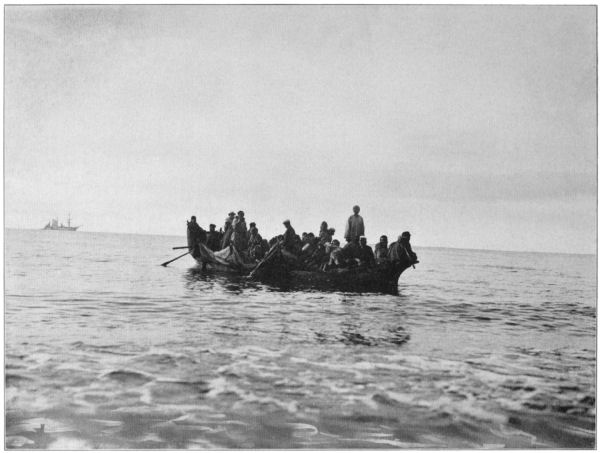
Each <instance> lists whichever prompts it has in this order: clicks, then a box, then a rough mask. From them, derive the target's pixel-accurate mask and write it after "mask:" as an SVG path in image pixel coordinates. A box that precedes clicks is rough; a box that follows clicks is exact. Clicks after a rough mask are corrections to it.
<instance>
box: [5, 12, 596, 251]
mask: <svg viewBox="0 0 600 453" xmlns="http://www.w3.org/2000/svg"><path fill="white" fill-rule="evenodd" d="M4 80H5V87H4V88H5V117H4V120H5V124H4V133H5V136H4V138H5V154H4V157H5V164H4V165H5V167H4V172H5V174H4V189H5V224H6V226H7V227H19V228H42V227H43V226H44V225H45V224H46V223H47V222H48V220H49V219H50V218H52V217H53V216H58V217H59V220H61V221H64V222H66V217H67V215H68V213H69V212H70V213H71V214H72V217H73V221H74V223H76V224H83V227H82V228H81V230H82V231H107V232H108V231H110V232H131V233H143V234H154V233H157V234H177V235H178V234H184V233H185V220H186V218H189V216H190V215H192V214H195V215H196V216H197V217H198V220H199V223H200V224H201V225H202V226H205V227H208V224H209V223H211V222H212V223H215V224H217V227H220V226H222V224H223V221H224V218H225V216H226V214H227V213H228V212H229V211H231V210H235V211H237V210H240V209H242V210H244V211H245V212H246V217H247V221H248V222H249V221H256V222H257V224H258V227H259V229H260V230H261V232H262V233H263V235H264V236H267V237H270V236H272V235H274V234H276V233H279V232H281V231H282V230H283V226H282V225H281V222H282V221H283V220H284V219H286V218H289V219H291V221H292V225H293V226H294V227H295V228H296V231H297V232H298V233H301V232H302V231H314V232H317V231H318V228H319V224H320V222H321V221H322V220H327V221H328V222H329V224H330V225H331V226H333V227H335V228H336V229H337V231H338V234H337V236H338V237H341V236H342V235H343V228H344V223H345V220H346V218H347V217H348V216H349V215H350V214H351V213H352V206H353V205H354V204H359V205H360V206H361V214H362V215H363V217H364V219H365V226H366V235H367V237H368V239H369V242H376V240H377V239H378V237H379V235H381V234H387V235H388V236H390V237H394V238H395V237H396V236H397V235H399V234H400V233H401V232H402V231H404V230H410V231H411V233H412V235H413V237H412V242H413V244H414V245H415V246H417V247H418V246H449V247H466V248H485V249H502V250H538V251H556V252H569V251H571V252H582V253H595V250H596V232H597V227H596V219H597V202H596V194H597V175H596V168H597V151H596V149H597V148H596V127H597V120H596V113H595V112H596V9H595V7H594V6H448V5H447V6H408V5H406V6H403V5H396V6H393V5H388V6H359V5H357V6H307V5H304V6H275V5H273V6H259V5H243V6H189V5H188V6H160V5H155V6H140V5H137V6H7V7H5V79H4ZM174 245H181V244H174Z"/></svg>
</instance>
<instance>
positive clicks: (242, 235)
mask: <svg viewBox="0 0 600 453" xmlns="http://www.w3.org/2000/svg"><path fill="white" fill-rule="evenodd" d="M231 227H232V229H233V233H232V235H231V243H232V244H233V246H234V247H235V249H236V250H237V251H238V252H243V251H245V250H246V249H247V248H248V229H247V228H246V219H245V218H244V211H238V213H237V215H236V216H235V218H234V219H233V223H232V224H231Z"/></svg>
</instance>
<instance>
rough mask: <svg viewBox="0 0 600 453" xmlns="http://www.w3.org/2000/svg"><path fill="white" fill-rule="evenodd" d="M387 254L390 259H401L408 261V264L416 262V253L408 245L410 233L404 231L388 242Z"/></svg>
mask: <svg viewBox="0 0 600 453" xmlns="http://www.w3.org/2000/svg"><path fill="white" fill-rule="evenodd" d="M388 256H389V258H390V261H392V262H394V261H402V262H408V264H414V263H417V262H418V261H417V254H416V253H415V252H413V250H412V247H411V245H410V233H409V232H408V231H405V232H404V233H402V234H401V235H400V236H398V240H397V241H396V242H393V243H392V244H390V248H389V252H388Z"/></svg>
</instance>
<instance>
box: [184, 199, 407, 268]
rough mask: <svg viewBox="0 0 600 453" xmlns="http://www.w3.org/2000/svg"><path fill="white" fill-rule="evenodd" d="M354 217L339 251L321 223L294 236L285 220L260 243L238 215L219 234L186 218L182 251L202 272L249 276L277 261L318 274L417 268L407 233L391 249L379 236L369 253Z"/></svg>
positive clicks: (359, 221)
mask: <svg viewBox="0 0 600 453" xmlns="http://www.w3.org/2000/svg"><path fill="white" fill-rule="evenodd" d="M359 213H360V207H359V206H354V207H353V214H352V215H351V216H350V217H349V218H348V219H347V221H346V224H345V228H344V235H343V238H344V240H345V244H344V245H343V246H342V245H341V243H340V241H339V239H337V238H335V235H336V229H335V228H333V227H331V226H330V225H329V224H328V222H327V221H323V222H321V225H320V226H319V230H318V233H313V232H302V234H297V233H296V231H295V229H294V227H293V226H292V223H291V221H290V220H289V219H286V220H284V221H283V231H282V232H281V234H279V235H276V236H274V237H272V238H270V239H266V238H263V237H262V236H261V234H260V233H259V230H258V227H257V224H256V222H250V223H249V224H247V223H246V217H245V213H244V211H238V212H237V214H236V213H235V212H233V211H232V212H230V213H229V214H228V216H227V218H226V219H225V221H224V225H223V226H222V227H220V228H219V230H217V229H216V225H215V224H210V225H209V227H208V230H206V229H204V228H202V227H201V226H200V225H199V224H198V223H197V220H196V217H195V216H192V217H191V219H190V220H189V221H188V222H187V238H188V250H189V252H190V253H191V254H192V256H193V257H194V258H195V259H196V260H197V261H198V262H199V263H201V264H202V266H203V268H206V267H207V266H208V265H220V266H224V267H231V268H237V269H240V270H248V271H253V273H255V271H258V270H259V269H265V268H266V267H268V266H267V265H268V264H269V262H279V263H281V262H283V263H284V264H285V267H286V268H287V269H292V270H301V271H310V272H320V273H332V272H338V273H339V272H340V271H344V270H350V269H351V270H353V271H355V272H360V271H369V270H372V269H377V268H379V269H381V268H390V267H393V268H398V267H400V266H404V267H408V266H414V264H416V263H418V260H417V255H416V254H415V253H414V251H413V250H412V247H411V244H410V237H411V235H410V232H408V231H404V232H403V233H402V234H400V235H399V236H398V238H397V240H396V241H394V242H392V243H391V244H388V238H387V236H385V235H383V236H381V237H380V238H379V242H378V243H377V244H375V247H374V249H373V248H372V247H371V246H369V245H368V243H367V237H366V236H365V222H364V219H363V218H362V216H361V215H360V214H359ZM276 258H277V259H276Z"/></svg>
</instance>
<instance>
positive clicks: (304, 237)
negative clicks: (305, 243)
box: [302, 231, 306, 240]
mask: <svg viewBox="0 0 600 453" xmlns="http://www.w3.org/2000/svg"><path fill="white" fill-rule="evenodd" d="M304 239H306V231H303V232H302V240H304Z"/></svg>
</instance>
